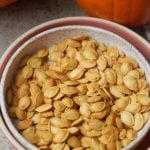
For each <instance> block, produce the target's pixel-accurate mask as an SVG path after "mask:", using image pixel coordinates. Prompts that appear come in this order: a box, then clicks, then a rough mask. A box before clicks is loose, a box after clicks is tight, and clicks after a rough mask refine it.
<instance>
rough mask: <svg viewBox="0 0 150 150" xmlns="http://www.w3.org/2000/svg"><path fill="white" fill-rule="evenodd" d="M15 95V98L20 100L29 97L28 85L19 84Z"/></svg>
mask: <svg viewBox="0 0 150 150" xmlns="http://www.w3.org/2000/svg"><path fill="white" fill-rule="evenodd" d="M16 94H17V98H21V97H23V96H29V94H30V89H29V85H28V84H27V83H23V84H21V85H20V87H19V88H18V90H17V93H16Z"/></svg>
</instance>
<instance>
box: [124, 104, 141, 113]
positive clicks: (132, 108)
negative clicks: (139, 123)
mask: <svg viewBox="0 0 150 150" xmlns="http://www.w3.org/2000/svg"><path fill="white" fill-rule="evenodd" d="M125 110H126V111H128V112H131V113H132V114H136V113H138V112H139V111H140V110H141V105H140V104H139V103H132V104H128V105H127V107H126V108H125Z"/></svg>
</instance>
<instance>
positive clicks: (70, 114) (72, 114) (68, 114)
mask: <svg viewBox="0 0 150 150" xmlns="http://www.w3.org/2000/svg"><path fill="white" fill-rule="evenodd" d="M64 115H65V118H66V119H68V120H72V121H74V120H76V119H78V118H79V115H80V114H79V112H78V111H77V110H76V109H68V110H66V111H65V112H64Z"/></svg>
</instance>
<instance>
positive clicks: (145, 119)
mask: <svg viewBox="0 0 150 150" xmlns="http://www.w3.org/2000/svg"><path fill="white" fill-rule="evenodd" d="M143 119H144V123H146V122H147V121H148V119H149V112H145V113H143Z"/></svg>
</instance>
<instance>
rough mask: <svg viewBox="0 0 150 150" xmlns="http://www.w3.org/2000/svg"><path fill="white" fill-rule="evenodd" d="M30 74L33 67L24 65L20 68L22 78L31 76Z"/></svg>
mask: <svg viewBox="0 0 150 150" xmlns="http://www.w3.org/2000/svg"><path fill="white" fill-rule="evenodd" d="M32 74H33V69H32V68H31V67H30V66H25V67H24V68H23V69H22V75H23V77H24V78H26V79H28V78H30V77H31V76H32Z"/></svg>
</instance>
